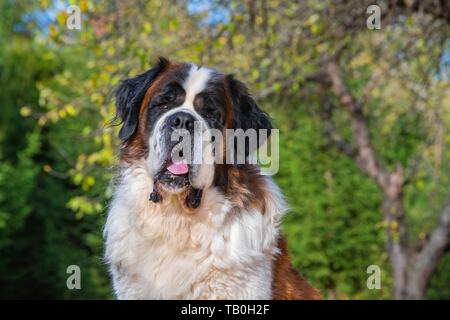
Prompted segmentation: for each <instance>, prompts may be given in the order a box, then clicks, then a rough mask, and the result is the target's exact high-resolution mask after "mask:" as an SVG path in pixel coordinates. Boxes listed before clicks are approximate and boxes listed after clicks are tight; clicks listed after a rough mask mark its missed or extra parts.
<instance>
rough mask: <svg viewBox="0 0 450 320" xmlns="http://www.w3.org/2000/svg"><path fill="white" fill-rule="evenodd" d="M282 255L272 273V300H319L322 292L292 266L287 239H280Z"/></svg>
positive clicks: (277, 258) (279, 247)
mask: <svg viewBox="0 0 450 320" xmlns="http://www.w3.org/2000/svg"><path fill="white" fill-rule="evenodd" d="M278 249H279V250H280V254H279V255H278V256H277V257H276V260H275V261H274V264H273V268H272V272H273V279H272V299H274V300H319V299H322V295H321V294H320V292H319V291H318V290H317V289H315V288H314V287H313V286H311V285H310V284H309V283H308V282H307V281H306V280H305V278H303V276H302V275H301V274H300V273H299V272H298V271H297V270H296V269H295V268H294V267H293V266H292V264H291V259H290V258H289V255H288V253H287V248H286V239H285V238H284V237H283V236H280V238H279V239H278Z"/></svg>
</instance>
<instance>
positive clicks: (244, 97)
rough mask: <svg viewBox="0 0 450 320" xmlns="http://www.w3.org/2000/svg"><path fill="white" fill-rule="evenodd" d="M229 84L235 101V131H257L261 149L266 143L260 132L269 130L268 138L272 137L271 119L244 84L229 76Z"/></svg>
mask: <svg viewBox="0 0 450 320" xmlns="http://www.w3.org/2000/svg"><path fill="white" fill-rule="evenodd" d="M227 82H228V86H229V90H230V95H231V99H232V101H233V112H234V116H233V129H243V130H244V131H246V130H248V129H255V130H256V133H257V135H258V147H259V146H260V145H261V144H262V143H263V142H264V141H262V140H261V139H260V138H259V134H258V133H259V130H260V129H267V137H268V136H269V135H270V130H271V129H272V123H271V121H270V118H269V116H268V115H267V113H265V112H264V111H262V110H261V109H260V108H259V107H258V105H257V104H256V101H255V99H253V97H252V96H251V95H250V94H249V92H248V88H247V86H246V85H245V84H244V83H242V82H241V81H239V80H237V79H235V78H234V76H233V75H228V76H227ZM246 151H247V150H246ZM250 151H254V150H250ZM247 155H248V154H247Z"/></svg>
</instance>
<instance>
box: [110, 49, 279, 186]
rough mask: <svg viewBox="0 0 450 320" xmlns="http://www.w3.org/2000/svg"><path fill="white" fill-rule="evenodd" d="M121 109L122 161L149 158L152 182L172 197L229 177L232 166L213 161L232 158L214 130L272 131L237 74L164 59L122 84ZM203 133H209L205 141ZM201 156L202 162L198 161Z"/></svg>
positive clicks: (118, 105) (119, 110) (119, 88)
mask: <svg viewBox="0 0 450 320" xmlns="http://www.w3.org/2000/svg"><path fill="white" fill-rule="evenodd" d="M116 105H117V115H118V116H119V117H120V118H121V119H122V127H121V129H120V133H119V137H120V139H121V140H122V141H123V147H122V155H121V157H122V161H126V162H133V161H136V160H141V159H144V160H145V163H146V165H147V167H148V171H149V173H150V176H151V177H150V178H151V179H152V180H153V181H155V182H156V183H158V184H159V185H160V186H161V188H163V189H164V191H166V192H169V193H180V192H183V191H184V190H185V189H186V188H188V187H192V188H195V189H196V190H203V189H205V188H208V187H210V186H212V185H214V184H215V183H218V182H217V181H218V180H220V179H218V178H217V177H218V176H223V172H222V173H220V172H218V171H224V170H227V167H228V165H225V164H217V163H215V162H214V161H211V159H217V158H218V157H219V158H221V159H225V158H226V148H225V147H224V145H225V144H224V139H222V140H221V141H214V139H213V138H212V135H211V134H208V133H207V132H209V131H211V129H214V130H216V131H219V132H223V133H224V132H225V129H243V130H244V131H245V130H247V129H256V130H258V129H271V123H270V120H269V118H268V116H267V115H266V114H265V113H264V112H263V111H261V110H260V109H259V108H258V106H257V104H256V102H255V100H254V99H253V98H252V97H251V96H250V95H249V93H248V90H247V87H246V86H245V85H244V84H243V83H242V82H240V81H239V80H236V79H235V78H234V77H233V76H231V75H224V74H222V73H220V72H218V71H216V70H213V69H210V68H207V67H204V66H198V65H195V64H192V63H172V62H170V61H168V60H167V59H164V58H160V59H159V61H158V63H156V65H155V66H154V67H153V68H151V69H150V70H148V71H146V72H144V73H142V74H140V75H138V76H136V77H134V78H131V79H127V80H124V81H122V82H121V84H120V86H119V87H118V89H117V91H116ZM198 132H202V133H203V136H201V137H200V139H196V136H197V134H198ZM205 133H206V134H205ZM186 135H190V138H191V139H185V138H186ZM225 136H226V135H225V134H224V135H223V137H225ZM205 137H206V139H205ZM197 138H198V136H197ZM208 139H209V141H208ZM181 140H183V143H180V142H181ZM187 141H188V143H187V145H186V142H187ZM212 142H214V145H215V146H216V147H215V148H213V146H212ZM180 146H182V148H179V147H180ZM217 146H219V147H217ZM247 151H249V150H246V152H247ZM199 154H201V161H193V159H195V158H196V159H197V160H198V159H199V158H198V156H199ZM223 162H225V161H223Z"/></svg>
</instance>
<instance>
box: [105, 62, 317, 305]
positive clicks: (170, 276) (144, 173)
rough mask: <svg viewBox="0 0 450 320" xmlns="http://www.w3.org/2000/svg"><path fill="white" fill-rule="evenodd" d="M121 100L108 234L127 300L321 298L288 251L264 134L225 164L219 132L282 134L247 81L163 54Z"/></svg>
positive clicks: (120, 293) (116, 281)
mask: <svg viewBox="0 0 450 320" xmlns="http://www.w3.org/2000/svg"><path fill="white" fill-rule="evenodd" d="M116 105H117V114H118V116H119V117H120V118H121V119H122V122H123V123H122V127H121V129H120V133H119V138H120V139H121V140H122V148H121V150H120V166H119V171H118V173H117V177H116V180H117V183H116V187H115V191H114V196H113V199H112V202H111V205H110V210H109V213H108V219H107V222H106V226H105V232H104V236H105V242H106V253H105V259H106V261H107V262H108V264H109V268H110V272H111V275H112V280H113V287H114V291H115V294H116V296H117V298H119V299H317V298H320V294H319V293H318V292H317V291H316V290H315V289H314V288H313V287H311V286H310V285H309V284H308V283H307V282H306V281H305V280H304V279H303V277H302V276H301V275H300V274H299V273H298V272H297V271H296V270H295V269H294V268H293V267H292V265H291V262H290V259H289V257H288V255H287V253H286V244H285V240H284V238H283V236H282V235H281V234H280V230H279V225H280V223H281V220H282V218H283V215H284V214H285V212H286V206H285V203H284V200H283V196H282V194H281V193H280V190H279V188H278V187H277V186H276V185H275V183H274V182H273V181H272V179H271V178H270V177H269V176H267V175H263V174H261V172H260V169H259V167H258V166H257V165H255V164H253V162H250V161H248V159H249V156H250V154H251V153H252V152H254V151H255V150H253V149H255V148H258V146H260V145H261V144H262V143H264V141H263V139H258V140H257V141H256V144H248V145H246V147H244V149H242V150H241V151H240V152H244V156H243V157H236V158H241V159H244V162H243V163H229V162H227V161H217V160H218V159H219V160H224V159H226V158H227V154H229V153H230V151H231V150H230V148H229V145H230V144H229V143H227V141H226V140H227V139H225V138H217V137H218V136H220V135H217V133H221V132H222V133H225V131H226V130H227V129H235V130H239V129H241V130H243V131H246V130H256V131H258V130H269V132H270V130H271V129H272V127H271V121H270V118H269V117H268V115H267V114H266V113H265V112H263V111H262V110H261V109H260V108H259V107H258V106H257V104H256V102H255V100H254V99H253V98H252V97H251V96H250V94H249V93H248V90H247V87H246V86H245V85H244V84H243V83H242V82H241V81H239V80H237V79H235V78H234V77H233V76H231V75H224V74H222V73H220V72H218V71H216V70H214V69H211V68H207V67H204V66H198V65H195V64H192V63H174V62H170V61H168V60H166V59H164V58H161V59H160V60H159V61H158V63H157V64H156V65H155V66H154V67H153V68H152V69H150V70H148V71H146V72H144V73H142V74H140V75H138V76H136V77H134V78H131V79H127V80H124V81H122V83H121V84H120V86H119V87H118V88H117V90H116ZM212 131H214V134H211V132H212ZM175 136H176V137H175ZM212 136H214V138H211V137H212ZM265 136H266V137H267V135H265ZM174 137H175V138H174ZM196 137H200V139H197V138H196ZM222 137H225V134H224V135H222ZM269 137H270V136H269ZM252 145H253V147H251V146H252ZM232 151H233V154H238V153H239V151H237V152H236V149H235V148H234V147H233V150H232ZM199 155H200V157H199ZM194 158H197V159H198V158H200V160H201V161H193V159H194Z"/></svg>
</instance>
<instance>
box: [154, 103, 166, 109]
mask: <svg viewBox="0 0 450 320" xmlns="http://www.w3.org/2000/svg"><path fill="white" fill-rule="evenodd" d="M153 107H154V108H158V109H160V110H167V108H168V106H167V102H160V103H155V104H154V105H153Z"/></svg>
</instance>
